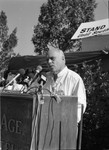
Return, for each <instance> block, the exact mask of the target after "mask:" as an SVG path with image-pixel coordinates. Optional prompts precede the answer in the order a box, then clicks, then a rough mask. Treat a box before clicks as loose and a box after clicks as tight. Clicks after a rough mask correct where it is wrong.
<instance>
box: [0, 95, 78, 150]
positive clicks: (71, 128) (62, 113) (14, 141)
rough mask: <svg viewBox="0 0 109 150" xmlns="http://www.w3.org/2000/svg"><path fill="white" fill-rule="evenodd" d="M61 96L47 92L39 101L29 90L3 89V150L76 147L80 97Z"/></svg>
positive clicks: (65, 149) (62, 149)
mask: <svg viewBox="0 0 109 150" xmlns="http://www.w3.org/2000/svg"><path fill="white" fill-rule="evenodd" d="M60 98H61V99H62V101H61V102H60V103H57V101H56V99H54V98H52V97H50V96H47V95H45V96H44V104H38V100H37V97H36V100H35V102H34V99H33V97H32V96H31V95H29V94H20V93H18V94H16V93H1V95H0V106H1V115H0V117H1V119H0V121H1V123H0V124H1V126H0V129H1V148H2V150H8V149H9V150H29V149H30V148H31V150H75V149H76V141H77V98H76V97H65V96H61V97H60ZM35 110H36V111H35ZM35 112H36V113H35ZM34 113H35V115H34Z"/></svg>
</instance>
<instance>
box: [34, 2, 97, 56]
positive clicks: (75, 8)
mask: <svg viewBox="0 0 109 150" xmlns="http://www.w3.org/2000/svg"><path fill="white" fill-rule="evenodd" d="M95 8H96V3H95V0H48V2H47V3H44V4H43V5H42V7H41V10H40V15H39V18H38V24H37V25H36V26H34V34H33V37H32V42H33V44H34V46H35V52H36V53H39V54H42V53H43V52H44V51H45V50H46V45H47V44H48V43H50V44H52V45H53V46H54V47H59V48H60V49H62V50H63V51H65V50H66V51H67V50H69V51H72V50H74V47H76V48H77V49H78V48H80V41H77V40H76V41H74V40H73V41H72V40H71V37H72V35H73V34H74V33H75V31H76V30H77V28H78V27H79V25H80V24H81V23H83V22H89V21H92V20H94V9H95Z"/></svg>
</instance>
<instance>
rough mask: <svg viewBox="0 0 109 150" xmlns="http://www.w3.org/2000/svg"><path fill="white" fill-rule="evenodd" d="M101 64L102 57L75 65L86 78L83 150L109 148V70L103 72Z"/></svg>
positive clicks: (76, 69) (84, 78)
mask: <svg viewBox="0 0 109 150" xmlns="http://www.w3.org/2000/svg"><path fill="white" fill-rule="evenodd" d="M101 66H102V62H101V60H100V59H98V60H96V61H92V62H89V63H88V62H84V63H83V64H81V65H75V66H74V70H75V71H76V72H78V73H79V74H80V75H81V77H82V78H83V80H84V83H85V87H86V93H87V108H86V111H85V113H84V116H83V137H82V149H83V150H92V149H93V150H98V149H99V150H104V149H109V142H108V139H109V72H108V71H107V72H103V71H102V68H101Z"/></svg>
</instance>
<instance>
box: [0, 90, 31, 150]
mask: <svg viewBox="0 0 109 150" xmlns="http://www.w3.org/2000/svg"><path fill="white" fill-rule="evenodd" d="M0 104H1V116H0V117H1V119H0V120H1V124H0V129H1V148H2V150H29V149H30V143H31V127H32V107H33V101H32V97H30V96H26V95H23V94H15V93H14V94H12V93H1V95H0Z"/></svg>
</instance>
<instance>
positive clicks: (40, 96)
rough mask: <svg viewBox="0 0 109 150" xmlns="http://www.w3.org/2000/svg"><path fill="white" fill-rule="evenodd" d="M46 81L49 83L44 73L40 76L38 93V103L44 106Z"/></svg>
mask: <svg viewBox="0 0 109 150" xmlns="http://www.w3.org/2000/svg"><path fill="white" fill-rule="evenodd" d="M46 81H47V78H46V73H45V72H42V73H41V74H40V79H39V81H37V82H38V83H39V84H40V85H39V87H38V91H37V92H38V101H39V104H44V96H43V86H44V84H45V83H46Z"/></svg>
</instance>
